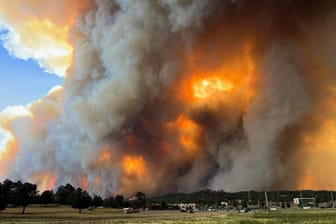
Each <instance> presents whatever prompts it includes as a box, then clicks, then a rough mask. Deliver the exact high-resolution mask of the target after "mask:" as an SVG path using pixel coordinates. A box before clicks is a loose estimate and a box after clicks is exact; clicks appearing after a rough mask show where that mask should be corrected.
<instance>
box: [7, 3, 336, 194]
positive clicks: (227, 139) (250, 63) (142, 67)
mask: <svg viewBox="0 0 336 224" xmlns="http://www.w3.org/2000/svg"><path fill="white" fill-rule="evenodd" d="M335 6H336V4H335V3H334V2H333V1H239V0H236V1H203V0H194V1H191V0H190V1H188V0H186V1H178V0H176V1H173V0H168V1H164V0H161V1H98V0H97V1H95V2H94V3H92V7H90V8H87V9H85V10H84V11H82V12H81V15H80V17H79V18H78V20H77V21H76V23H75V25H74V26H73V27H72V30H71V38H72V39H71V41H72V43H73V45H74V57H73V62H72V65H71V67H70V69H69V70H68V75H67V76H66V77H65V79H64V85H63V86H62V87H61V88H59V89H57V90H55V91H52V92H50V93H49V95H48V96H46V97H45V98H43V99H42V100H40V101H38V102H35V103H34V104H32V105H30V106H29V110H30V111H31V113H32V114H33V116H25V117H23V118H13V119H11V120H10V121H9V123H10V124H9V125H8V126H9V127H7V126H6V129H10V131H11V132H12V133H13V135H14V136H15V140H16V142H18V143H19V144H18V146H17V152H16V154H15V156H14V157H13V158H12V161H13V162H12V164H11V165H10V166H8V167H7V168H6V171H5V172H4V174H3V177H14V178H23V179H28V180H29V179H34V180H36V179H37V180H40V179H41V177H40V175H42V176H43V175H44V176H45V173H51V174H50V175H52V176H55V177H56V182H55V185H59V184H63V183H66V182H71V183H73V184H76V185H82V186H83V185H86V182H87V184H88V186H87V187H88V190H89V191H91V192H95V193H101V194H104V195H108V194H111V193H116V192H122V193H126V194H131V193H132V192H134V191H137V190H143V191H145V192H147V193H149V194H158V193H163V192H169V191H192V190H197V189H201V188H206V187H208V188H214V189H225V190H229V191H237V190H246V189H255V190H262V189H275V188H297V187H305V186H306V185H304V184H305V183H306V182H304V181H303V179H304V177H306V176H307V175H308V174H309V175H313V174H314V175H316V177H314V178H315V179H316V180H317V181H316V182H314V183H313V184H311V185H307V186H310V187H313V188H323V187H326V186H328V184H330V182H332V181H331V180H330V179H328V178H327V177H326V176H325V175H323V174H322V173H320V171H327V168H320V169H319V173H315V172H312V173H308V174H307V173H306V172H305V170H306V169H307V167H310V165H309V164H311V166H314V165H316V164H317V162H312V161H313V158H314V154H313V153H311V151H310V150H309V149H308V148H309V147H308V145H307V143H306V142H307V139H313V140H309V141H315V140H316V139H315V140H314V136H322V137H321V138H322V139H325V137H323V136H324V132H325V129H323V128H322V126H324V125H325V124H326V123H325V122H326V121H328V122H329V123H330V122H331V126H333V127H334V125H335V123H333V122H334V120H335V111H336V109H335V101H334V100H333V99H334V97H335V95H336V90H335V84H336V78H335V65H334V63H333V58H334V56H335V53H336V44H335V42H334V40H335V38H336V32H335V31H334V28H333V27H335V25H336V24H335V19H334V18H335V15H336V8H335ZM223 66H224V68H228V69H227V70H225V69H224V70H225V71H227V72H228V73H230V72H231V73H230V75H228V76H227V75H226V74H225V72H224V73H222V72H218V76H219V77H220V78H224V79H229V80H233V82H234V83H236V86H235V87H234V88H235V89H234V91H232V92H230V93H218V92H215V93H213V95H211V97H209V98H207V99H205V100H203V101H202V100H201V101H195V100H194V101H189V100H186V98H185V95H186V94H187V95H188V94H191V92H192V89H187V88H186V87H188V85H187V84H185V83H188V82H189V83H190V82H192V80H194V79H195V77H196V78H197V76H199V71H202V72H201V73H202V75H203V76H205V77H204V78H207V77H206V74H204V71H209V73H211V74H212V73H216V72H217V71H222V70H223ZM249 67H251V68H249ZM230 69H231V70H232V71H231V70H230ZM236 70H237V71H238V72H236ZM235 72H236V73H235ZM216 74H217V73H216ZM202 75H201V76H202ZM247 92H251V97H250V98H248V97H246V95H249V94H248V93H247ZM247 98H248V99H247ZM329 123H328V124H329ZM6 125H7V123H6ZM328 127H329V126H328ZM181 138H182V140H181ZM190 139H192V142H191V143H190ZM183 141H185V142H187V143H185V144H188V147H187V148H191V150H189V151H188V150H185V148H186V146H184V145H183V144H184V143H183ZM316 141H317V140H316ZM307 147H308V148H307ZM315 147H316V150H319V147H322V148H323V149H322V148H321V151H322V152H324V155H331V154H330V151H331V150H333V148H334V147H335V145H333V144H329V145H323V144H322V145H316V146H315ZM323 150H324V151H323ZM301 159H304V160H305V161H307V163H301ZM334 159H336V158H335V157H334ZM332 160H333V159H332ZM318 161H322V157H321V158H320V159H319V160H318ZM27 167H29V169H27ZM134 167H135V168H134ZM23 171H24V172H23ZM39 178H40V179H39ZM83 180H85V181H83ZM283 180H287V181H283ZM40 181H41V180H40ZM303 182H304V183H303ZM316 183H318V184H316Z"/></svg>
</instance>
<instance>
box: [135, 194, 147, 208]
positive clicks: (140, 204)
mask: <svg viewBox="0 0 336 224" xmlns="http://www.w3.org/2000/svg"><path fill="white" fill-rule="evenodd" d="M135 198H136V200H135V206H136V207H137V208H145V207H146V194H145V193H143V192H137V193H136V194H135Z"/></svg>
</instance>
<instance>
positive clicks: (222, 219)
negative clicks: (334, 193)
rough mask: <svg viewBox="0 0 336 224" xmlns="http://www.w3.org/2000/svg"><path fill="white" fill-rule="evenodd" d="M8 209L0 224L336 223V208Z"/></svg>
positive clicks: (3, 214)
mask: <svg viewBox="0 0 336 224" xmlns="http://www.w3.org/2000/svg"><path fill="white" fill-rule="evenodd" d="M20 212H21V208H8V209H6V210H5V211H1V212H0V223H11V224H12V223H25V224H28V223H31V224H32V223H90V224H91V223H106V224H109V223H206V224H210V223H232V224H234V223H305V224H308V223H336V210H335V209H325V210H317V209H316V210H283V211H275V212H268V213H265V212H256V213H253V212H249V213H244V214H237V213H235V212H223V211H217V212H196V213H181V212H179V211H143V212H140V213H133V214H125V213H123V212H122V210H120V209H110V208H104V209H95V210H93V211H88V210H83V212H82V214H79V213H78V210H76V209H72V208H69V207H52V208H50V207H27V209H26V214H21V213H20Z"/></svg>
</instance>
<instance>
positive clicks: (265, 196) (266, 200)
mask: <svg viewBox="0 0 336 224" xmlns="http://www.w3.org/2000/svg"><path fill="white" fill-rule="evenodd" d="M265 200H266V208H268V198H267V191H265Z"/></svg>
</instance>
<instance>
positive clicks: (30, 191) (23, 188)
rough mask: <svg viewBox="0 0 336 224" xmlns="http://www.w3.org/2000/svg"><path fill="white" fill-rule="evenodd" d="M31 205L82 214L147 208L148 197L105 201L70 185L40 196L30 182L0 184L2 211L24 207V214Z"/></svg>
mask: <svg viewBox="0 0 336 224" xmlns="http://www.w3.org/2000/svg"><path fill="white" fill-rule="evenodd" d="M29 204H44V205H45V206H47V205H48V204H59V205H69V206H71V207H72V208H76V209H78V212H79V213H81V211H82V209H85V208H89V207H100V206H104V207H110V208H123V207H133V208H144V207H145V206H146V195H145V193H143V192H137V193H136V194H135V196H134V197H133V198H132V200H125V198H124V196H123V195H116V196H115V197H113V196H110V197H108V198H104V199H103V198H102V197H101V196H99V195H93V196H91V195H90V194H89V193H88V192H87V191H85V190H83V189H81V188H75V187H74V186H72V185H71V184H69V183H68V184H66V185H61V186H59V187H58V188H57V190H56V192H54V191H53V190H45V191H43V192H42V193H41V194H39V191H38V190H37V186H36V184H32V183H29V182H25V183H22V182H21V181H17V182H14V181H11V180H9V179H7V180H5V181H3V182H2V183H0V211H1V210H4V209H6V208H7V207H8V206H15V207H20V206H22V213H25V209H26V207H27V206H28V205H29Z"/></svg>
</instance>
